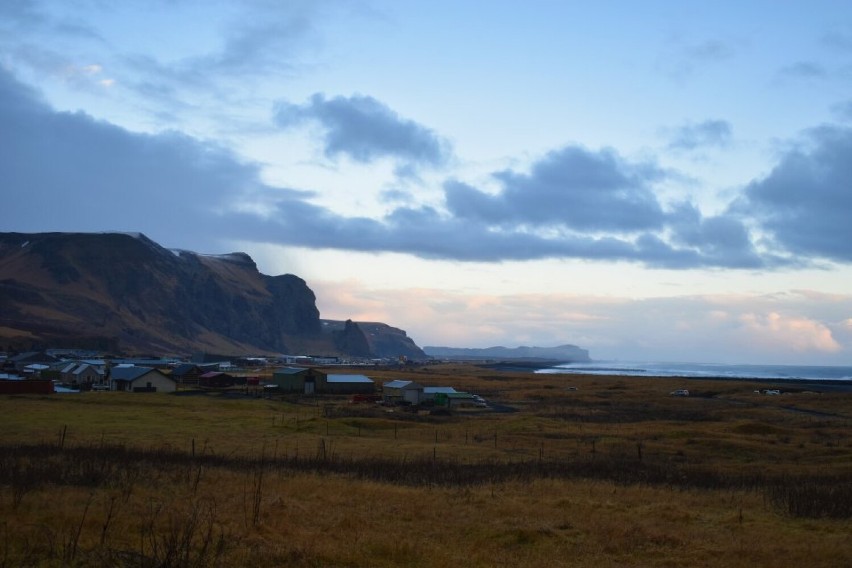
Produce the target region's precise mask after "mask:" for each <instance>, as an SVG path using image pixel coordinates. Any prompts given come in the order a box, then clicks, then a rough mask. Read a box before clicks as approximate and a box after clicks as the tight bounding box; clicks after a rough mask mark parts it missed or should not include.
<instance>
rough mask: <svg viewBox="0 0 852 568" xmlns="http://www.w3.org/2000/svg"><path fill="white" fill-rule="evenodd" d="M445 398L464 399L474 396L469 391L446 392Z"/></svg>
mask: <svg viewBox="0 0 852 568" xmlns="http://www.w3.org/2000/svg"><path fill="white" fill-rule="evenodd" d="M447 398H453V399H459V400H466V399H472V398H474V396H473V395H472V394H470V393H469V392H449V393H447Z"/></svg>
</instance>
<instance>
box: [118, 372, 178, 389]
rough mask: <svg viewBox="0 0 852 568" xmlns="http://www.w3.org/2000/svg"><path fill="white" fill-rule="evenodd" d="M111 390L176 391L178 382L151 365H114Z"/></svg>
mask: <svg viewBox="0 0 852 568" xmlns="http://www.w3.org/2000/svg"><path fill="white" fill-rule="evenodd" d="M109 385H110V390H114V391H126V392H174V391H175V390H177V383H175V381H174V379H172V378H171V377H167V376H166V375H164V374H163V373H161V372H160V371H159V370H157V369H153V368H151V367H114V368H113V369H111V370H110V376H109Z"/></svg>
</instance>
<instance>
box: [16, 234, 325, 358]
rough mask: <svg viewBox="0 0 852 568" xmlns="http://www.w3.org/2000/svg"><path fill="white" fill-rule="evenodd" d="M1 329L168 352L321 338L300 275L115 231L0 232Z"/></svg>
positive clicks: (267, 348) (282, 345)
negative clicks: (271, 272) (176, 248)
mask: <svg viewBox="0 0 852 568" xmlns="http://www.w3.org/2000/svg"><path fill="white" fill-rule="evenodd" d="M0 328H5V329H4V335H5V337H6V339H7V342H9V343H16V342H17V343H22V344H23V343H26V342H29V343H31V344H40V343H49V344H52V345H54V346H77V345H75V343H76V344H84V345H98V344H106V345H115V344H116V343H117V344H118V346H120V348H122V349H125V350H130V351H133V350H139V351H146V352H170V353H180V352H184V351H194V350H202V351H204V350H207V351H217V352H223V351H224V352H231V353H246V352H250V351H263V352H287V351H288V350H291V349H296V350H298V349H300V348H301V347H302V345H303V344H305V343H306V342H308V344H310V345H311V346H316V345H317V343H316V342H317V341H321V337H322V334H321V326H320V320H319V311H318V310H317V308H316V298H315V296H314V293H313V292H312V291H311V289H310V288H308V286H307V284H306V283H305V282H304V280H302V279H300V278H298V277H296V276H293V275H291V274H285V275H282V276H266V275H263V274H261V273H260V272H258V270H257V266H256V265H255V263H254V262H253V261H252V260H251V258H250V257H249V256H248V255H246V254H244V253H234V254H230V255H219V256H208V255H200V254H196V253H192V252H187V251H170V250H167V249H165V248H163V247H161V246H159V245H158V244H156V243H154V242H153V241H151V240H150V239H148V238H147V237H145V236H144V235H132V234H119V233H114V234H79V233H39V234H20V233H0ZM12 331H17V335H15V334H14V333H12ZM330 347H331V346H330Z"/></svg>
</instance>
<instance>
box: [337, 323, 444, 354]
mask: <svg viewBox="0 0 852 568" xmlns="http://www.w3.org/2000/svg"><path fill="white" fill-rule="evenodd" d="M321 321H322V326H323V329H324V330H325V331H326V332H327V333H331V334H332V335H333V336H336V337H337V336H339V334H340V333H343V332H345V331H346V329H347V328H348V329H349V331H348V334H349V337H352V336H353V335H354V334H355V333H356V330H355V329H353V328H352V324H353V323H354V326H355V328H357V333H359V334H361V335H363V341H364V342H365V343H366V346H367V348H368V349H369V352H370V353H372V354H373V357H388V358H397V357H400V356H402V357H407V358H408V359H412V360H422V359H427V358H428V355H426V353H424V352H423V350H422V349H420V347H418V346H417V344H416V343H414V341H413V340H412V339H411V338H410V337H408V335H407V334H406V333H405V331H404V330H402V329H399V328H396V327H391V326H389V325H388V324H386V323H380V322H372V321H359V322H350V321H346V322H342V321H335V320H325V319H324V320H321ZM358 341H359V342H360V341H361V340H358Z"/></svg>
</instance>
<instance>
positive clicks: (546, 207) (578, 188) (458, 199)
mask: <svg viewBox="0 0 852 568" xmlns="http://www.w3.org/2000/svg"><path fill="white" fill-rule="evenodd" d="M494 177H495V178H496V179H497V180H498V181H499V182H501V185H502V189H501V191H500V192H499V193H497V194H496V195H492V194H488V193H485V192H482V191H479V190H476V189H474V188H473V187H470V186H468V185H466V184H463V183H458V182H450V183H447V184H446V185H445V187H444V191H445V194H446V201H447V208H448V209H449V211H450V213H452V214H453V215H454V216H455V217H457V218H460V219H470V220H478V221H483V222H486V223H489V224H493V225H498V226H507V225H509V226H512V225H523V224H529V225H533V226H540V225H550V226H561V227H565V228H567V229H569V230H576V231H612V232H618V233H629V232H635V231H640V230H647V229H658V228H660V227H661V226H662V223H663V219H664V214H663V211H662V208H661V206H660V204H659V203H658V202H657V199H656V197H655V196H654V194H653V192H652V191H651V189H650V184H651V183H652V182H654V181H657V180H659V179H660V178H662V177H664V174H663V172H662V171H661V170H660V169H658V168H657V167H656V166H654V165H653V164H631V163H628V162H626V161H625V160H622V159H621V158H620V157H619V156H618V155H617V154H616V153H615V152H614V151H612V150H601V151H599V152H592V151H589V150H586V149H584V148H581V147H579V146H569V147H566V148H563V149H561V150H557V151H554V152H550V153H549V154H547V155H546V156H545V157H544V158H543V159H541V160H539V161H538V162H536V163H535V164H533V166H532V168H531V171H530V173H528V174H521V173H516V172H512V171H508V170H507V171H503V172H498V173H495V174H494Z"/></svg>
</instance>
